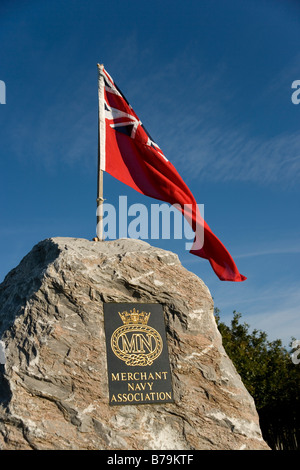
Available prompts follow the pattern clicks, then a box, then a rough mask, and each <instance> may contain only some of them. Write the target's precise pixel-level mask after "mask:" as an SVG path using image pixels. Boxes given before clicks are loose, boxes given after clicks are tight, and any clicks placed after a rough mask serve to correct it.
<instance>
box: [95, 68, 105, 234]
mask: <svg viewBox="0 0 300 470" xmlns="http://www.w3.org/2000/svg"><path fill="white" fill-rule="evenodd" d="M97 67H98V181H97V227H96V234H97V238H96V239H97V240H98V241H103V202H104V199H103V170H105V114H104V113H105V109H104V79H103V75H102V71H103V68H104V67H103V65H102V64H101V65H100V64H97Z"/></svg>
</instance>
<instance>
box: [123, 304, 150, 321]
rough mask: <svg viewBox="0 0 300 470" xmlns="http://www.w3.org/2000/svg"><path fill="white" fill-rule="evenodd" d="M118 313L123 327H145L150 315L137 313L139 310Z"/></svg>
mask: <svg viewBox="0 0 300 470" xmlns="http://www.w3.org/2000/svg"><path fill="white" fill-rule="evenodd" d="M118 313H119V315H120V317H121V320H122V322H123V323H124V325H128V324H131V325H132V324H134V325H136V324H138V323H139V324H141V325H147V323H148V320H149V317H150V315H151V313H146V312H139V310H135V308H134V309H133V310H129V312H126V311H124V312H122V313H120V312H118Z"/></svg>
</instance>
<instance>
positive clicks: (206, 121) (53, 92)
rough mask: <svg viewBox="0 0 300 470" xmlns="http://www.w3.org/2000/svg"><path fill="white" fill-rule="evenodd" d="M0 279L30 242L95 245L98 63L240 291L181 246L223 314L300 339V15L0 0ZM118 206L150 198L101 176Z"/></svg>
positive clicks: (208, 6) (233, 2) (214, 4)
mask: <svg viewBox="0 0 300 470" xmlns="http://www.w3.org/2000/svg"><path fill="white" fill-rule="evenodd" d="M0 44H1V50H0V58H1V60H0V80H3V81H4V82H5V84H6V104H5V105H0V139H1V141H0V142H1V145H0V149H1V150H0V151H1V173H0V185H1V186H0V194H1V205H0V216H1V225H0V261H1V262H0V280H2V279H3V278H4V276H5V275H6V274H7V272H8V271H9V270H10V269H12V268H13V267H15V266H16V265H17V264H18V263H19V261H20V260H21V259H22V257H23V256H24V255H25V254H26V253H27V252H28V251H29V250H30V249H31V248H32V247H33V246H34V245H35V244H36V243H37V242H39V241H40V240H42V239H45V238H48V237H52V236H65V237H81V238H87V239H91V238H92V237H93V236H94V235H95V228H96V227H95V220H96V217H95V210H96V207H95V205H96V202H95V198H96V183H97V175H96V173H97V67H96V64H97V63H98V62H102V63H104V65H105V67H106V69H107V70H108V72H109V73H110V74H111V75H112V77H113V78H114V79H115V81H116V83H117V84H118V85H119V87H120V88H121V89H122V91H123V93H124V94H125V96H126V97H127V98H128V100H129V102H130V103H131V105H132V106H133V108H134V109H135V111H136V113H137V114H138V116H139V117H140V119H141V120H142V121H143V123H144V124H145V126H146V128H147V129H148V130H149V132H150V134H151V135H152V136H153V138H154V140H155V141H156V142H157V143H158V144H159V146H160V147H161V148H162V150H163V151H164V153H165V155H166V156H167V157H168V159H169V160H170V161H171V162H172V163H173V164H174V165H175V167H176V168H177V170H178V171H179V173H180V174H181V176H182V177H183V179H184V180H185V182H186V183H187V184H188V186H189V187H190V188H191V190H192V192H193V194H194V196H195V198H196V200H197V202H198V203H199V204H204V206H205V219H206V221H207V223H208V224H209V226H210V227H211V229H212V230H213V232H214V233H215V234H216V235H217V236H218V237H219V238H220V239H221V240H222V242H223V243H224V244H225V246H226V247H227V248H228V250H229V251H230V253H231V255H232V256H233V258H234V259H235V261H236V264H237V266H238V268H239V270H240V272H241V273H242V274H244V275H245V276H247V278H248V279H247V281H245V282H243V283H230V282H221V281H219V280H218V278H217V277H216V275H215V274H214V272H213V271H212V269H211V267H210V265H209V263H208V262H207V261H205V260H202V259H200V258H198V257H195V256H193V255H191V254H189V253H188V252H187V251H185V250H184V246H183V245H184V243H183V241H182V240H173V241H172V240H171V241H166V240H155V241H151V243H152V244H154V245H156V246H160V247H162V248H165V249H171V250H173V251H175V252H176V253H178V255H179V257H180V260H181V262H182V263H183V265H184V266H185V267H186V268H187V269H188V270H190V271H193V272H194V273H195V274H197V275H198V276H199V277H201V278H202V279H203V281H204V282H205V283H206V285H207V286H208V287H209V289H210V291H211V294H212V296H213V298H214V301H215V305H216V306H217V307H218V308H219V309H220V310H221V318H222V319H223V320H224V321H225V322H226V323H229V322H230V320H231V318H232V312H233V310H237V311H240V312H241V313H242V315H243V317H242V318H243V319H244V321H247V323H249V324H250V327H251V328H257V329H261V330H263V331H265V332H266V333H267V334H268V338H269V339H270V340H273V339H277V338H279V339H282V341H283V342H284V344H285V345H288V343H289V341H290V339H291V337H292V336H293V337H295V338H297V339H300V308H299V305H300V289H299V287H300V283H299V281H300V274H299V268H298V266H299V264H300V241H299V240H300V237H299V236H300V220H299V201H300V198H299V196H300V185H299V177H300V133H299V129H300V105H295V104H293V103H292V101H291V96H292V93H293V91H294V90H292V88H291V85H292V82H293V81H294V80H299V79H300V52H299V44H300V4H299V2H297V1H288V0H286V1H284V2H283V1H277V0H268V1H267V0H245V1H243V2H241V1H240V0H218V1H215V0H209V1H208V0H201V1H199V0H197V1H196V0H187V1H186V2H179V1H177V0H172V1H169V0H160V1H157V0H152V1H151V2H146V1H142V2H141V1H136V0H132V1H131V0H129V1H127V2H124V1H117V0H111V1H110V2H104V1H102V0H88V1H85V2H84V1H79V0H59V1H58V0H44V1H42V2H41V1H35V0H14V1H6V0H1V4H0ZM104 195H105V198H106V201H107V202H110V203H112V204H117V199H118V196H119V195H127V196H128V201H129V202H128V203H129V204H131V203H135V202H143V203H145V204H148V205H149V204H150V203H151V202H157V201H152V200H150V201H149V199H148V198H145V197H143V196H141V195H139V194H137V193H136V192H134V191H133V190H131V189H130V188H128V187H126V186H124V185H122V184H121V183H119V182H118V181H116V180H114V179H113V178H112V177H110V175H108V174H105V178H104Z"/></svg>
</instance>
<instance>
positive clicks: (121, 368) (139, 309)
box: [104, 303, 174, 405]
mask: <svg viewBox="0 0 300 470" xmlns="http://www.w3.org/2000/svg"><path fill="white" fill-rule="evenodd" d="M104 324H105V336H106V350H107V369H108V384H109V404H110V405H140V404H149V403H168V402H170V403H172V402H174V398H173V390H172V380H171V371H170V363H169V355H168V346H167V340H166V330H165V322H164V315H163V309H162V306H161V305H160V304H146V303H106V304H104Z"/></svg>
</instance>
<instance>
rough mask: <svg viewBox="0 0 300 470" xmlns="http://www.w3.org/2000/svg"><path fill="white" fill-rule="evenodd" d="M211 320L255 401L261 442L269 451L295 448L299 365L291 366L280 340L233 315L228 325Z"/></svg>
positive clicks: (299, 399) (298, 428) (299, 407)
mask: <svg viewBox="0 0 300 470" xmlns="http://www.w3.org/2000/svg"><path fill="white" fill-rule="evenodd" d="M215 317H216V321H217V324H218V328H219V331H220V333H221V335H222V339H223V346H224V349H225V350H226V352H227V354H228V356H229V357H230V358H231V360H232V362H233V364H234V365H235V367H236V369H237V371H238V373H239V374H240V376H241V378H242V381H243V383H244V385H245V387H246V388H247V390H248V391H249V393H250V394H251V395H252V397H253V398H254V401H255V405H256V409H257V411H258V413H259V416H260V421H261V427H262V431H263V434H264V433H265V436H266V437H267V438H266V437H265V436H264V437H265V439H266V440H267V442H268V443H269V445H270V446H271V447H272V448H277V449H278V448H288V449H290V448H295V446H296V447H297V439H298V440H299V433H300V426H299V419H300V364H294V363H293V362H292V360H291V355H290V352H289V351H287V349H286V348H285V347H283V346H282V342H281V340H279V339H278V340H275V341H271V342H270V341H268V340H267V334H266V333H264V332H262V331H258V330H256V329H254V330H253V331H252V332H249V325H248V324H247V323H240V320H241V317H242V315H241V313H238V312H236V311H234V312H233V319H232V321H231V324H230V326H227V325H225V324H224V323H223V322H222V321H221V319H220V312H219V310H218V309H215Z"/></svg>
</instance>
